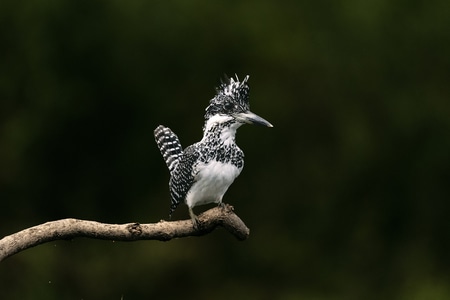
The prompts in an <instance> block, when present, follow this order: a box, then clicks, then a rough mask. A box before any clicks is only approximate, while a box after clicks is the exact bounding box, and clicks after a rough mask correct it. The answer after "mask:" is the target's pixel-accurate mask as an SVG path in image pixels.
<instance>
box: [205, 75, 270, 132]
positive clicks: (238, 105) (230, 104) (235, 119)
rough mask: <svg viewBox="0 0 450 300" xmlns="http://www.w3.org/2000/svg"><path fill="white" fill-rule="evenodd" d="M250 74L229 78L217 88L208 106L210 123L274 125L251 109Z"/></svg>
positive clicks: (206, 116)
mask: <svg viewBox="0 0 450 300" xmlns="http://www.w3.org/2000/svg"><path fill="white" fill-rule="evenodd" d="M248 78H249V76H248V75H247V76H245V78H244V79H243V80H242V81H239V78H238V77H237V75H236V79H234V78H229V79H228V78H227V79H225V81H222V83H221V84H220V86H219V87H218V88H217V93H216V96H215V97H214V98H212V99H211V101H210V102H209V106H208V107H207V108H206V113H205V120H206V122H207V123H208V122H209V123H211V122H213V123H228V122H230V124H238V125H242V124H258V125H263V126H267V127H273V126H272V124H270V123H269V122H268V121H266V120H264V119H263V118H261V117H260V116H258V115H256V114H254V113H252V112H251V111H250V104H249V101H248V98H249V92H250V88H249V87H248V85H247V81H248ZM211 125H212V124H211Z"/></svg>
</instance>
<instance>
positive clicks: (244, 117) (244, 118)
mask: <svg viewBox="0 0 450 300" xmlns="http://www.w3.org/2000/svg"><path fill="white" fill-rule="evenodd" d="M234 117H235V118H236V119H237V120H238V121H240V122H243V123H247V124H258V125H263V126H267V127H273V125H272V124H270V123H269V122H268V121H266V120H264V119H263V118H261V117H260V116H258V115H257V114H254V113H252V112H251V111H246V112H245V113H237V114H235V115H234Z"/></svg>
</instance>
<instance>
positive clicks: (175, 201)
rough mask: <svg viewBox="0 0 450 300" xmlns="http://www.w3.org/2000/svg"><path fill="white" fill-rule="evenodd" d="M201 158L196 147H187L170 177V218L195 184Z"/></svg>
mask: <svg viewBox="0 0 450 300" xmlns="http://www.w3.org/2000/svg"><path fill="white" fill-rule="evenodd" d="M199 156H200V152H199V151H197V149H196V145H195V144H194V145H191V146H189V147H187V148H186V149H185V150H184V151H183V154H182V155H181V156H180V157H179V160H178V164H177V165H176V167H175V169H174V170H173V172H172V176H171V177H170V182H169V186H170V195H171V198H172V202H171V205H170V212H169V216H170V215H172V213H173V212H174V210H175V209H176V208H177V206H178V205H179V204H180V203H181V202H182V201H184V200H185V198H186V195H187V193H188V192H189V189H190V188H191V186H192V184H193V183H194V182H195V176H196V175H197V174H196V173H195V165H196V163H197V160H198V158H199Z"/></svg>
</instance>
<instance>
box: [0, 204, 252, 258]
mask: <svg viewBox="0 0 450 300" xmlns="http://www.w3.org/2000/svg"><path fill="white" fill-rule="evenodd" d="M198 218H199V221H200V226H199V228H198V229H194V227H193V226H192V222H191V220H183V221H173V222H166V221H160V222H158V223H152V224H139V223H128V224H105V223H99V222H96V221H86V220H78V219H62V220H57V221H51V222H47V223H44V224H41V225H37V226H34V227H30V228H27V229H24V230H22V231H19V232H17V233H14V234H11V235H9V236H5V237H4V238H2V239H1V240H0V261H2V260H3V259H5V258H7V257H9V256H11V255H14V254H16V253H18V252H20V251H23V250H25V249H28V248H31V247H34V246H37V245H40V244H43V243H46V242H50V241H55V240H67V239H73V238H76V237H88V238H94V239H103V240H114V241H138V240H159V241H169V240H171V239H174V238H182V237H187V236H201V235H205V234H207V233H210V232H211V231H213V230H214V229H215V228H216V227H217V226H222V227H224V228H225V229H226V230H228V231H229V232H230V233H231V234H233V235H234V236H235V237H236V238H237V239H238V240H241V241H242V240H245V239H247V238H248V236H249V234H250V230H249V229H248V228H247V226H246V225H245V224H244V222H242V220H241V219H240V218H239V217H238V216H237V215H236V214H235V213H234V212H233V207H232V206H231V205H225V206H224V207H215V208H212V209H210V210H208V211H205V212H204V213H202V214H201V215H199V216H198Z"/></svg>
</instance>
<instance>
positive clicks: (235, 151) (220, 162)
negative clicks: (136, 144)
mask: <svg viewBox="0 0 450 300" xmlns="http://www.w3.org/2000/svg"><path fill="white" fill-rule="evenodd" d="M235 77H236V78H233V77H231V78H228V77H225V79H224V80H221V83H220V85H219V86H218V87H217V88H216V95H215V96H214V97H213V98H212V99H211V100H210V101H209V105H208V106H207V108H206V110H205V123H204V126H203V138H202V139H201V140H200V141H199V142H197V143H194V144H192V145H190V146H188V147H186V148H185V149H183V147H182V146H181V143H180V140H179V138H178V136H177V135H176V134H175V133H174V132H173V131H172V130H171V129H170V128H168V127H166V126H163V125H159V126H158V127H157V128H156V129H155V130H154V137H155V141H156V144H157V146H158V148H159V150H160V152H161V155H162V156H163V158H164V160H165V162H166V164H167V167H168V169H169V173H170V180H169V190H170V197H171V204H170V210H169V218H171V216H172V213H173V212H174V211H175V209H176V208H177V207H178V205H179V204H180V203H182V202H184V203H185V204H187V207H188V210H189V215H190V218H191V220H192V224H193V226H194V228H199V219H198V217H197V216H196V215H195V213H194V211H193V208H194V207H195V206H199V205H204V204H209V203H217V204H218V205H219V206H221V207H223V202H222V198H223V196H224V194H225V193H226V191H227V190H228V188H229V186H230V185H231V184H232V183H233V181H234V180H235V179H236V177H238V176H239V174H240V173H241V171H242V169H243V167H244V152H243V151H242V150H241V149H240V148H239V147H238V146H237V144H236V130H237V129H238V128H239V127H240V126H241V125H243V124H257V125H263V126H266V127H273V125H272V124H271V123H269V122H268V121H267V120H265V119H263V118H262V117H260V116H258V115H256V114H254V113H252V112H251V111H250V104H249V91H250V89H249V86H248V79H249V75H247V76H246V77H245V78H244V79H243V80H242V81H239V78H238V76H237V75H235Z"/></svg>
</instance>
